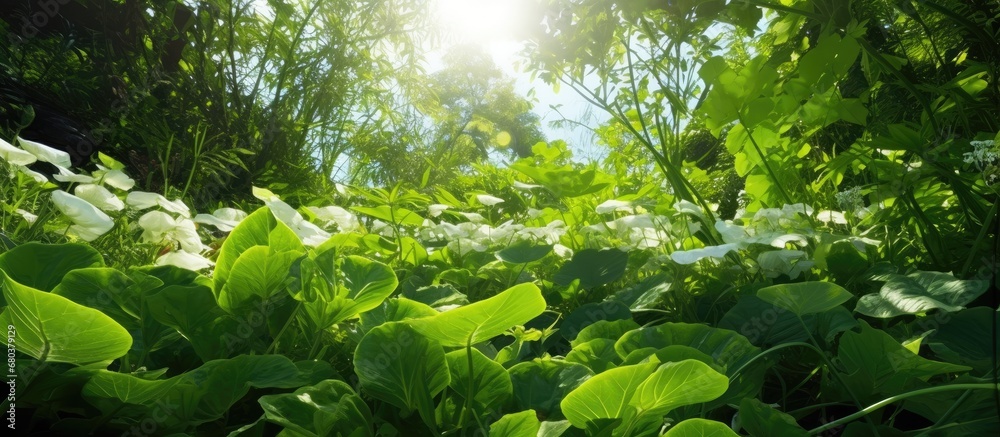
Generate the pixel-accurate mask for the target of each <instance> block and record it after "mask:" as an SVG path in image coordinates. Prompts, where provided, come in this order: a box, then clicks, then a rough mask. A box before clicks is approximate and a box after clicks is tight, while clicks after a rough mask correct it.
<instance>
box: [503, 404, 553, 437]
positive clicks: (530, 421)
mask: <svg viewBox="0 0 1000 437" xmlns="http://www.w3.org/2000/svg"><path fill="white" fill-rule="evenodd" d="M541 427H542V423H541V422H539V421H538V417H537V416H536V415H535V410H527V411H522V412H520V413H511V414H505V415H504V416H503V417H501V418H500V420H497V421H496V422H493V424H492V425H490V437H535V436H537V435H538V430H539V429H540V428H541Z"/></svg>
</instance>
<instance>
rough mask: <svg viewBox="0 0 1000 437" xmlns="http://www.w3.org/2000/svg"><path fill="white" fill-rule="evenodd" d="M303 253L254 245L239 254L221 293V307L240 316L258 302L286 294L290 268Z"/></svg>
mask: <svg viewBox="0 0 1000 437" xmlns="http://www.w3.org/2000/svg"><path fill="white" fill-rule="evenodd" d="M301 255H302V252H300V251H297V250H290V251H285V252H274V251H272V250H271V249H270V248H269V247H266V246H254V247H251V248H249V249H247V250H245V251H243V253H242V254H240V257H239V258H238V259H237V260H236V262H235V263H234V264H233V267H232V270H231V271H230V273H229V279H228V280H227V281H226V283H225V285H224V286H223V287H222V290H218V293H219V297H218V299H219V307H221V308H222V309H224V310H226V311H227V312H229V313H231V314H241V313H243V312H244V311H245V310H246V309H247V308H248V307H251V306H252V305H253V304H254V303H255V302H265V301H268V300H269V299H271V298H272V297H273V296H276V295H278V294H279V293H284V292H285V285H286V282H287V281H286V278H287V277H288V271H289V268H291V266H292V263H294V262H295V260H296V259H297V258H299V256H301Z"/></svg>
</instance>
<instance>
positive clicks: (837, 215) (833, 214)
mask: <svg viewBox="0 0 1000 437" xmlns="http://www.w3.org/2000/svg"><path fill="white" fill-rule="evenodd" d="M816 219H817V220H819V221H821V222H823V223H833V224H838V225H846V224H847V217H845V216H844V213H842V212H840V211H827V210H823V211H820V212H819V213H817V214H816Z"/></svg>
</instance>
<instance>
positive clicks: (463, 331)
mask: <svg viewBox="0 0 1000 437" xmlns="http://www.w3.org/2000/svg"><path fill="white" fill-rule="evenodd" d="M542 311H545V299H544V298H542V291H541V290H539V289H538V286H536V285H534V284H531V283H526V284H519V285H515V286H513V287H511V288H508V289H507V290H506V291H504V292H502V293H500V294H498V295H496V296H493V297H491V298H489V299H486V300H481V301H479V302H475V303H472V304H469V305H466V306H463V307H460V308H455V309H453V310H450V311H446V312H443V313H441V314H438V315H436V316H434V317H428V318H423V319H415V320H410V321H408V322H406V323H408V324H410V325H411V326H413V328H414V329H416V330H417V331H419V332H420V333H421V334H423V335H425V336H427V337H429V338H433V339H435V340H437V341H439V342H441V344H442V345H443V346H445V347H460V346H465V345H467V344H476V343H479V342H483V341H486V340H489V339H491V338H493V337H496V336H498V335H500V334H503V333H504V331H506V330H508V329H510V328H512V327H514V326H515V325H523V324H525V323H527V322H528V321H530V320H531V319H533V318H535V317H537V316H538V315H539V314H541V313H542Z"/></svg>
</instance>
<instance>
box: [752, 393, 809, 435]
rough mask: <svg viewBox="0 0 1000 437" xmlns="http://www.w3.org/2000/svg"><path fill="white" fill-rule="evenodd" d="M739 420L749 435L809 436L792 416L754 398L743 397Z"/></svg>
mask: <svg viewBox="0 0 1000 437" xmlns="http://www.w3.org/2000/svg"><path fill="white" fill-rule="evenodd" d="M740 422H741V423H742V424H743V427H744V428H746V430H747V431H749V432H750V435H780V436H789V437H808V436H809V432H808V431H806V430H805V429H803V428H802V427H801V426H799V424H798V423H797V422H796V421H795V418H794V417H792V416H790V415H788V414H786V413H783V412H781V411H778V410H775V409H774V408H772V407H771V406H770V405H767V404H765V403H763V402H761V401H758V400H757V399H754V398H746V399H743V402H741V403H740Z"/></svg>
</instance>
